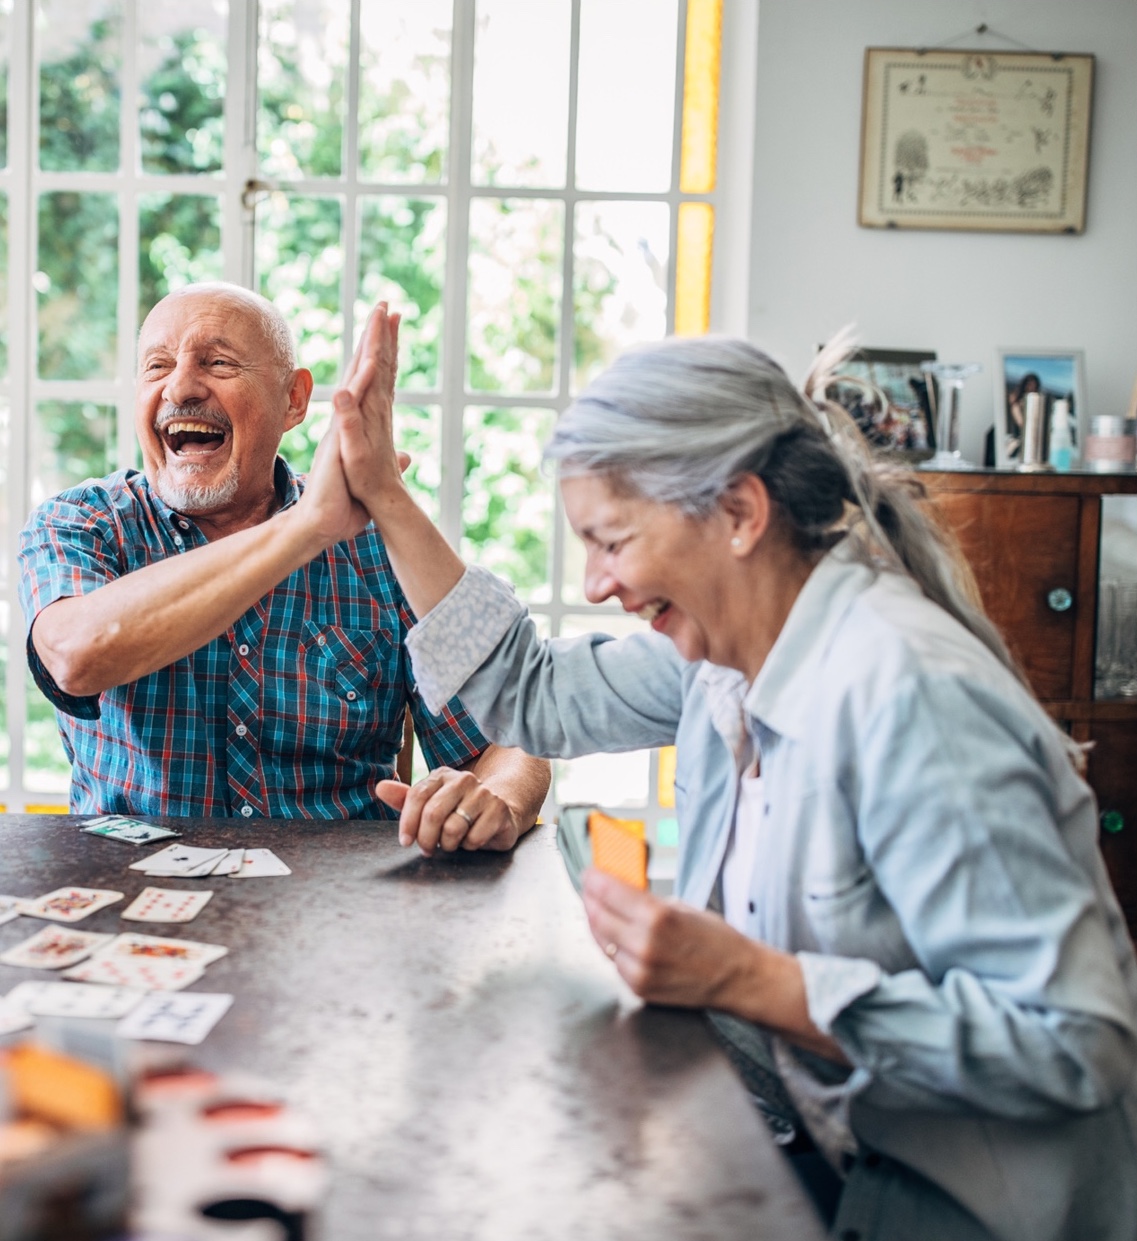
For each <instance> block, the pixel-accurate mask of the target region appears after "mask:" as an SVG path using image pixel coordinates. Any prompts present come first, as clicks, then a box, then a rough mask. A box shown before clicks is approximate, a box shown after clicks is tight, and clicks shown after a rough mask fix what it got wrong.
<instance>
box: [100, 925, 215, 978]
mask: <svg viewBox="0 0 1137 1241" xmlns="http://www.w3.org/2000/svg"><path fill="white" fill-rule="evenodd" d="M228 951H229V949H228V948H224V947H222V946H221V944H203V943H201V942H200V941H199V940H196V939H165V938H163V937H162V936H160V935H140V934H138V933H137V932H136V931H128V932H124V933H123V934H122V935H116V936H115V937H114V939H113V940H112V941H111V943H109V944H107V946H106V947H105V948H104V949H102V951H100V953H99V956H100V957H118V958H120V959H133V960H140V961H184V962H186V963H187V964H190V965H200V966H201V967H202V969H204V968H205V967H206V966H207V965H212V964H213V962H214V961H219V960H220V959H221V958H222V957H223V956H225V954H226V953H227V952H228Z"/></svg>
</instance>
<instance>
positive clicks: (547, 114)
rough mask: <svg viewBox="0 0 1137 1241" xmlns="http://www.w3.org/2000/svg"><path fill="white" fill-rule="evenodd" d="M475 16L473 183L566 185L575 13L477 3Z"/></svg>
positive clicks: (517, 2) (521, 1) (557, 5)
mask: <svg viewBox="0 0 1137 1241" xmlns="http://www.w3.org/2000/svg"><path fill="white" fill-rule="evenodd" d="M477 12H478V31H477V39H476V42H475V45H474V56H475V59H474V132H473V160H472V163H473V167H472V172H471V176H472V179H473V181H474V184H475V185H536V186H562V185H564V183H565V155H566V147H567V145H568V83H569V51H570V48H569V36H570V27H569V21H570V17H571V6H570V5H569V3H568V0H545V2H544V3H542V4H534V3H533V0H480V2H479V4H478V10H477ZM521 101H524V103H523V104H521ZM519 105H520V106H519Z"/></svg>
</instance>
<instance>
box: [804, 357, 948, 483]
mask: <svg viewBox="0 0 1137 1241" xmlns="http://www.w3.org/2000/svg"><path fill="white" fill-rule="evenodd" d="M935 360H936V354H935V351H934V350H932V349H858V350H857V351H856V352H855V353H854V354H852V355H851V356H850V357H849V358H848V360H847V361H845V362H844V363H843V364H842V366H841V369H840V371H839V372H838V373H837V375H836V376H835V377H834V380H835V382H834V383H832V384H831V385H830V386H829V387H828V388H826V390H825V395H826V396H827V397H828V398H829V399H830V400H831V401H836V402H837V403H838V404H839V405H841V406H842V407H843V408H844V409H845V411H846V412H847V413H848V414H849V416H850V417H851V418H852V419H853V421H854V422H855V423H856V424H857V426H858V427H859V428H860V430H861V433H862V434H863V435H864V437H865V439H866V440H868V442H869V444H870V446H871V447H872V449H873V451H874V452H877V453H879V454H884V455H886V456H890V457H902V458H905V459H907V460H911V461H923V460H924V459H925V458H927V457H930V456H931V455H932V454H933V453H934V452H935V449H936V442H935V418H934V417H933V412H932V407H931V404H930V402H929V399H928V376H927V375H926V374H925V373H924V371H923V370H922V369H921V368H922V367H923V365H924V363H925V362H934V361H935ZM932 399H933V400H934V397H933V398H932Z"/></svg>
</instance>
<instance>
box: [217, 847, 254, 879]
mask: <svg viewBox="0 0 1137 1241" xmlns="http://www.w3.org/2000/svg"><path fill="white" fill-rule="evenodd" d="M244 859H245V851H244V849H226V850H225V856H224V857H223V858H222V859H221V861H220V862H218V863H217V865H216V866H215V867H214V868H213V869H212V870H211V871H210V872H209V873H210V875H235V874H236V873H237V872H238V871H239V870H240V869H241V863H242V862H243V861H244Z"/></svg>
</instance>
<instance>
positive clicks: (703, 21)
mask: <svg viewBox="0 0 1137 1241" xmlns="http://www.w3.org/2000/svg"><path fill="white" fill-rule="evenodd" d="M721 54H722V0H687V41H686V47H685V48H684V53H683V61H684V64H683V141H682V150H681V152H680V157H679V189H680V190H681V191H682V192H683V193H684V194H709V193H710V192H711V191H712V190H713V189H714V188H715V162H716V160H717V158H718V137H719V69H720V61H721Z"/></svg>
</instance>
